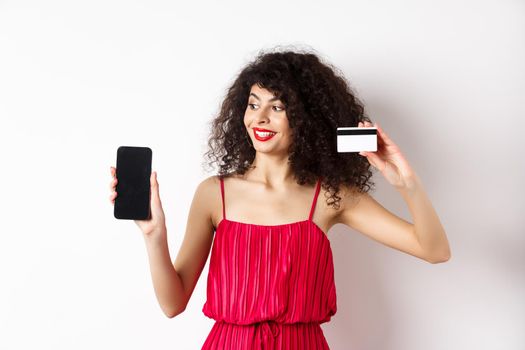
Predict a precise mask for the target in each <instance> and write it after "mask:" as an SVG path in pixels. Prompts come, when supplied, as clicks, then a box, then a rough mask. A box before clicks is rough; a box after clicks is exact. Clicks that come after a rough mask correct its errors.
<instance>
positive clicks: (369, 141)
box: [337, 126, 377, 153]
mask: <svg viewBox="0 0 525 350" xmlns="http://www.w3.org/2000/svg"><path fill="white" fill-rule="evenodd" d="M361 151H366V152H376V151H377V127H375V126H370V127H358V126H355V127H354V126H351V127H338V128H337V152H340V153H343V152H361Z"/></svg>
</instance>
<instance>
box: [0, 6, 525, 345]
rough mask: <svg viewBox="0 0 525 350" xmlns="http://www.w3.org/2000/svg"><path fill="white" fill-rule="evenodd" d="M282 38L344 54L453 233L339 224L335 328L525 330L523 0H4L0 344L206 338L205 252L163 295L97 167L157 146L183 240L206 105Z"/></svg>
mask: <svg viewBox="0 0 525 350" xmlns="http://www.w3.org/2000/svg"><path fill="white" fill-rule="evenodd" d="M276 45H283V46H293V47H296V48H306V49H308V48H311V49H314V50H315V51H316V52H317V53H318V54H320V55H321V56H322V57H323V58H324V59H326V60H327V61H329V62H330V63H332V64H334V65H335V66H337V67H339V68H340V69H341V71H342V72H344V74H345V76H346V77H347V79H348V80H349V82H350V84H351V87H352V88H353V89H354V91H355V92H356V94H357V95H358V97H359V98H361V99H362V100H363V102H364V103H365V106H366V109H367V113H368V115H369V116H370V117H371V119H372V120H373V121H378V122H379V123H380V125H382V127H383V128H384V130H385V131H386V132H387V133H388V134H389V135H390V136H391V138H392V139H393V140H394V141H395V142H396V143H397V144H398V145H399V146H400V147H401V150H402V151H403V152H404V154H405V155H406V156H407V158H408V160H409V162H410V163H411V165H412V166H413V168H414V169H415V170H416V172H417V173H418V174H419V176H420V177H421V179H422V181H423V184H424V186H425V189H426V190H427V193H428V195H429V198H430V199H431V201H432V203H433V205H434V207H435V209H436V210H437V212H438V214H439V216H440V219H441V221H442V223H443V225H444V227H445V229H446V232H447V235H448V238H449V242H450V245H451V251H452V258H451V259H450V260H449V261H448V262H446V263H444V264H429V263H426V262H424V261H422V260H419V259H417V258H414V257H412V256H410V255H407V254H404V253H402V252H400V251H396V250H393V249H390V248H388V247H385V246H383V245H381V244H378V243H377V242H374V241H372V240H370V239H368V238H366V237H365V236H364V235H362V234H360V233H359V232H356V231H354V230H352V229H350V228H349V227H347V226H344V225H341V224H339V225H336V226H334V227H333V228H332V229H331V230H330V232H329V234H328V236H329V239H330V241H331V244H332V247H333V252H334V263H335V273H336V286H337V297H338V312H337V314H336V315H335V316H333V318H332V320H331V322H329V323H325V324H323V325H322V328H323V330H324V333H325V337H326V338H327V341H328V343H329V345H330V347H331V349H334V350H346V349H349V350H352V349H356V350H357V349H359V350H420V349H425V350H438V349H447V350H456V349H457V350H459V349H476V350H482V349H487V350H488V349H490V350H492V349H509V350H518V349H524V348H525V333H524V332H523V330H524V329H525V302H524V299H523V296H524V292H525V273H524V272H525V271H524V269H525V268H524V267H525V253H524V247H525V238H524V235H523V233H524V227H525V216H524V215H523V214H524V209H525V208H524V200H523V195H524V191H523V179H524V178H525V165H524V162H523V150H524V149H525V148H524V143H525V142H524V141H523V140H524V138H523V130H524V126H525V122H524V117H525V103H524V101H525V99H524V98H525V63H524V62H525V3H524V2H522V1H517V0H516V1H510V0H507V1H505V0H499V1H457V0H456V1H452V0H443V1H439V2H438V1H415V0H414V1H315V2H305V1H292V2H277V1H264V2H245V1H236V2H228V1H225V2H212V1H209V2H194V3H191V2H174V1H136V0H131V1H130V0H128V1H116V0H104V1H82V2H80V1H53V0H50V1H45V2H44V1H23V0H19V1H5V0H4V1H0V118H1V123H0V131H1V137H0V149H1V158H2V169H1V171H0V183H2V191H1V197H2V200H1V206H2V207H1V220H0V223H1V235H0V349H5V350H15V349H16V350H18V349H78V350H81V349H130V350H131V349H133V350H134V349H189V350H191V349H200V347H201V346H202V344H203V342H204V340H205V338H206V336H207V335H208V332H209V330H210V329H211V326H212V324H213V321H212V320H211V319H208V318H207V317H205V316H204V314H202V312H201V309H202V306H203V304H204V302H205V296H206V294H205V293H206V276H207V272H208V266H209V265H208V263H209V261H208V263H207V264H206V266H205V268H204V270H203V272H202V275H201V277H200V280H199V282H198V284H197V287H196V289H195V291H194V293H193V296H192V298H191V300H190V302H189V304H188V307H187V309H186V311H185V312H184V313H183V314H180V315H178V316H177V317H175V318H173V319H169V318H167V317H166V316H164V314H163V313H162V311H161V309H160V307H159V306H158V304H157V301H156V298H155V294H154V290H153V285H152V281H151V277H150V271H149V264H148V259H147V252H146V249H145V245H144V241H143V238H142V236H141V233H140V231H139V229H138V227H136V225H135V224H134V223H133V222H132V221H122V220H117V219H114V218H113V207H112V206H111V204H110V203H109V200H108V198H109V194H110V192H109V182H110V180H111V176H110V172H109V167H110V166H111V165H113V166H114V165H115V161H116V150H117V148H118V146H120V145H137V146H148V147H151V148H152V150H153V170H156V171H157V172H158V179H159V184H160V193H161V199H162V201H163V206H164V210H165V212H166V216H167V227H168V239H169V247H170V255H171V258H172V260H174V259H175V257H176V255H177V252H178V249H179V247H180V244H181V242H182V238H183V234H184V231H185V225H186V220H187V214H188V211H189V207H190V203H191V199H192V197H193V193H194V191H195V188H196V186H197V184H198V183H199V182H200V181H202V180H203V179H204V178H206V177H208V176H211V175H213V173H207V172H206V171H205V170H204V169H203V167H202V162H203V153H204V152H205V150H206V141H207V137H208V132H209V129H208V123H209V122H210V121H211V119H212V118H213V116H214V115H215V113H216V112H217V111H218V109H219V104H220V102H221V101H222V98H223V97H224V94H225V91H226V88H227V87H228V86H229V84H231V82H232V81H233V79H234V77H235V75H236V74H237V73H238V72H239V70H240V69H241V68H242V67H243V66H244V65H245V64H246V63H248V62H249V61H250V60H251V59H252V58H254V57H255V55H256V54H257V52H258V51H259V50H261V49H269V48H272V47H275V46H276ZM374 180H375V181H376V183H377V189H376V191H375V192H374V193H373V195H374V197H375V198H376V199H377V200H378V201H380V202H381V203H382V204H383V205H384V206H385V207H386V208H388V209H389V210H391V211H392V212H394V213H395V214H397V215H399V216H401V217H403V218H405V219H407V220H410V213H409V211H408V208H407V207H406V206H405V203H404V202H403V200H402V198H401V197H400V196H399V195H398V193H397V192H396V191H395V190H394V189H393V188H391V187H390V186H389V185H388V183H386V182H385V181H383V180H382V178H381V174H380V173H376V175H375V177H374Z"/></svg>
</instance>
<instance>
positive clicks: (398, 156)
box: [358, 121, 416, 189]
mask: <svg viewBox="0 0 525 350" xmlns="http://www.w3.org/2000/svg"><path fill="white" fill-rule="evenodd" d="M358 126H359V127H371V126H374V127H377V152H365V151H363V152H359V154H360V155H362V156H364V157H366V158H367V159H368V162H369V163H370V164H372V166H373V167H375V168H376V169H377V170H379V171H380V172H381V174H383V176H384V177H385V179H386V180H387V181H388V182H389V183H390V184H391V185H393V186H394V187H396V188H397V189H407V188H410V187H411V186H412V185H413V182H414V179H415V176H416V174H415V172H414V171H413V170H412V168H411V167H410V165H409V164H408V161H407V160H406V159H405V157H404V156H403V154H402V153H401V150H400V149H399V147H398V146H397V145H396V144H395V143H394V142H393V141H392V140H391V139H390V137H388V135H387V134H386V133H385V132H384V131H383V129H382V128H381V127H380V126H379V124H378V123H377V122H376V123H375V124H374V125H372V124H371V123H369V122H366V121H365V124H363V122H359V124H358Z"/></svg>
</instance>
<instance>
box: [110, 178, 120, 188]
mask: <svg viewBox="0 0 525 350" xmlns="http://www.w3.org/2000/svg"><path fill="white" fill-rule="evenodd" d="M117 182H118V180H117V179H116V178H115V179H113V180H111V182H110V183H109V189H110V190H113V189H115V187H116V185H117Z"/></svg>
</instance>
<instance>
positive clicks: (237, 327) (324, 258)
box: [202, 178, 337, 350]
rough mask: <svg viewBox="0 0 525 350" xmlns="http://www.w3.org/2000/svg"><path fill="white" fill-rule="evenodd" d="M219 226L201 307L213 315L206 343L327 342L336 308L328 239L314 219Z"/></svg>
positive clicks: (274, 345) (305, 345) (284, 345)
mask: <svg viewBox="0 0 525 350" xmlns="http://www.w3.org/2000/svg"><path fill="white" fill-rule="evenodd" d="M320 184H321V179H319V180H318V181H317V186H316V190H315V196H314V199H313V201H312V207H311V209H310V215H309V217H308V219H306V220H303V221H297V222H292V223H289V224H281V225H257V224H248V223H242V222H237V221H231V220H228V219H226V212H225V207H224V182H223V179H222V178H220V185H221V196H222V215H223V219H222V220H221V221H220V222H219V224H218V225H217V229H216V232H215V238H214V241H213V245H212V250H211V257H210V265H209V273H208V280H207V300H206V302H205V303H204V306H203V308H202V312H203V313H204V314H205V315H206V316H207V317H209V318H212V319H214V320H216V322H215V323H214V325H213V327H212V328H211V331H210V333H209V334H208V337H207V338H206V341H205V342H204V345H203V346H202V349H205V350H211V349H213V350H215V349H220V350H230V349H236V350H237V349H239V350H242V349H249V350H251V349H283V350H285V349H286V350H289V349H290V350H295V349H300V350H308V349H329V347H328V343H327V342H326V339H325V337H324V334H323V330H322V329H321V327H320V324H321V323H324V322H328V321H329V320H330V318H331V316H333V315H334V314H335V313H336V311H337V304H336V289H335V282H334V266H333V260H332V250H331V247H330V241H329V240H328V238H327V236H326V234H325V232H323V230H321V228H320V227H319V226H317V224H315V223H314V222H313V221H312V216H313V213H314V209H315V204H316V201H317V196H318V194H319V189H320Z"/></svg>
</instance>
